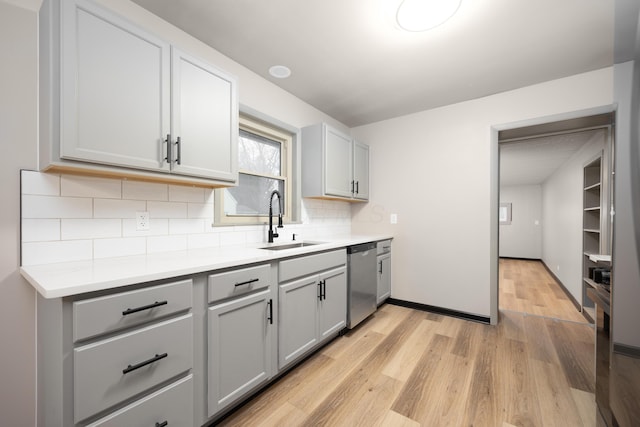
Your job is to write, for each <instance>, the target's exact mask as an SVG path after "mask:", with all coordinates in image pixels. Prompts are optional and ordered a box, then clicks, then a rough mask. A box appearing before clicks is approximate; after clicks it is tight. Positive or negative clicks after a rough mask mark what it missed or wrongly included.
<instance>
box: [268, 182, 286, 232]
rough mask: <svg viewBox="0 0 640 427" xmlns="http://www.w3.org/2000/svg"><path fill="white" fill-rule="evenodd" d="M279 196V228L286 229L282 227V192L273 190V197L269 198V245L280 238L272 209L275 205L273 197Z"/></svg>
mask: <svg viewBox="0 0 640 427" xmlns="http://www.w3.org/2000/svg"><path fill="white" fill-rule="evenodd" d="M274 195H275V196H278V228H284V226H283V225H282V198H281V197H280V192H279V191H278V190H273V191H272V192H271V197H269V243H273V238H274V237H278V229H277V228H276V229H274V228H273V209H272V207H271V205H272V203H273V196H274Z"/></svg>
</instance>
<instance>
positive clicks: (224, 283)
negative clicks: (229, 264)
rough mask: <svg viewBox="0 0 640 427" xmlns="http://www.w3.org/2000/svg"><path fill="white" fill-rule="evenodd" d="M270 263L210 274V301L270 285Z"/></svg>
mask: <svg viewBox="0 0 640 427" xmlns="http://www.w3.org/2000/svg"><path fill="white" fill-rule="evenodd" d="M269 269H270V266H269V265H259V266H257V267H249V268H241V269H238V270H232V271H227V272H225V273H219V274H212V275H210V276H209V302H213V301H217V300H221V299H224V298H229V297H233V296H236V295H242V294H245V293H247V292H250V291H254V290H256V289H262V288H266V287H268V286H269Z"/></svg>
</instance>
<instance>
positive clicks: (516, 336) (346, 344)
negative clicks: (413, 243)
mask: <svg viewBox="0 0 640 427" xmlns="http://www.w3.org/2000/svg"><path fill="white" fill-rule="evenodd" d="M501 267H502V265H501ZM505 273H506V272H505ZM518 275H519V276H520V278H517V277H516V276H518ZM507 277H510V278H507ZM522 277H523V274H522V270H520V273H517V274H516V273H514V272H511V273H508V274H505V280H512V281H514V283H513V286H517V283H516V282H517V281H518V280H520V279H522ZM552 292H553V291H552ZM517 299H518V298H517ZM519 299H522V298H519ZM574 310H575V309H574ZM500 317H501V318H500V322H499V325H498V326H489V325H483V324H480V323H475V322H470V321H466V320H461V319H456V318H452V317H448V316H441V315H437V314H433V313H426V312H422V311H416V310H412V309H408V308H404V307H398V306H393V305H389V304H387V305H384V306H383V307H381V308H380V309H379V310H378V312H376V314H375V315H374V316H372V317H371V318H370V319H369V320H367V321H365V322H364V323H363V324H361V325H360V326H359V327H358V328H356V329H355V330H353V331H350V332H349V333H348V334H347V335H345V336H342V337H339V338H338V339H336V340H334V341H333V342H332V343H331V344H329V345H328V346H326V347H324V348H323V349H322V350H321V351H320V352H318V353H316V354H315V355H314V356H312V357H311V358H309V359H308V360H307V361H305V362H304V363H303V364H301V365H299V366H298V367H296V368H295V369H293V370H292V371H291V372H289V373H288V374H287V375H285V376H284V377H282V378H281V379H280V380H279V381H277V382H276V383H275V384H273V385H272V386H270V387H269V388H267V389H266V390H265V391H263V392H262V393H260V394H259V395H258V396H256V397H255V398H254V399H252V400H251V401H249V402H248V403H247V404H245V405H244V406H243V407H241V408H240V409H239V410H237V411H236V412H234V413H233V414H232V415H231V416H229V417H228V418H227V419H225V420H224V421H223V422H222V425H225V426H278V427H281V426H393V427H395V426H399V427H401V426H429V427H431V426H477V427H481V426H487V427H496V426H501V427H509V426H544V427H547V426H562V427H569V426H595V413H596V407H595V402H594V395H593V391H594V376H593V366H594V359H593V357H594V337H593V334H594V332H593V329H592V327H591V326H590V325H588V324H586V323H583V321H584V320H582V321H581V322H577V321H562V320H558V319H554V318H551V317H544V314H542V315H540V314H538V313H534V315H531V314H527V313H525V312H516V311H515V310H513V311H512V310H503V311H501V316H500Z"/></svg>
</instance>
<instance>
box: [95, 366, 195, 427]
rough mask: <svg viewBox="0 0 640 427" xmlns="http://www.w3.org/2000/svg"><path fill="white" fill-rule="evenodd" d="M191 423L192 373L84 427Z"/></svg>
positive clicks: (183, 424) (184, 424)
mask: <svg viewBox="0 0 640 427" xmlns="http://www.w3.org/2000/svg"><path fill="white" fill-rule="evenodd" d="M165 422H166V425H167V426H192V425H193V375H189V376H187V377H186V378H183V379H181V380H179V381H176V382H175V383H172V384H170V385H168V386H166V387H164V388H162V389H160V390H158V391H156V392H155V393H152V394H150V395H149V396H146V397H144V398H142V399H140V400H137V401H135V402H134V403H132V404H131V405H128V406H125V407H124V408H122V409H120V410H118V411H116V412H114V413H113V414H110V415H109V416H107V417H104V418H101V419H99V420H98V421H96V422H94V423H92V424H90V425H89V426H87V427H122V426H150V427H152V426H155V425H158V424H160V425H163V423H165Z"/></svg>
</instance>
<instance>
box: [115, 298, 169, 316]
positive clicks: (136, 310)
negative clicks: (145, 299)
mask: <svg viewBox="0 0 640 427" xmlns="http://www.w3.org/2000/svg"><path fill="white" fill-rule="evenodd" d="M161 305H167V301H160V302H158V301H156V302H154V303H153V304H149V305H143V306H142V307H137V308H127V309H126V310H125V311H123V312H122V315H123V316H126V315H127V314H133V313H137V312H139V311H144V310H150V309H152V308H156V307H160V306H161Z"/></svg>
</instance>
